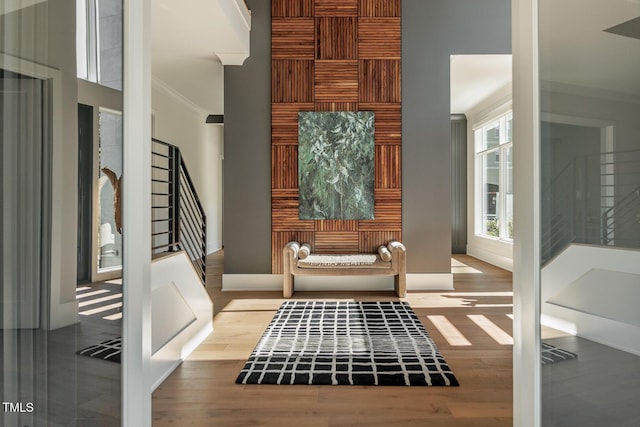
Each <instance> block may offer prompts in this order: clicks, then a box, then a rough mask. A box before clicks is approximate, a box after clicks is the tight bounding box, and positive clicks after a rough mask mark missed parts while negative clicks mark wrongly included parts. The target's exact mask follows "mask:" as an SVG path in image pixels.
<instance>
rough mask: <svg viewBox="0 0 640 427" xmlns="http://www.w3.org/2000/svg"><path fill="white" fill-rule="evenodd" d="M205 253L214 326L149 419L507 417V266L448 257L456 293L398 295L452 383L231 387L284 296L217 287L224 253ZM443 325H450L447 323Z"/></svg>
mask: <svg viewBox="0 0 640 427" xmlns="http://www.w3.org/2000/svg"><path fill="white" fill-rule="evenodd" d="M208 261H209V262H208V265H207V268H208V278H207V280H208V291H209V294H210V295H211V297H212V299H213V301H214V307H215V310H214V311H215V313H214V316H215V318H214V332H213V333H212V334H211V335H210V336H209V337H208V339H207V340H206V341H205V342H204V343H203V344H202V345H200V346H199V347H198V348H197V349H196V350H195V351H194V353H193V354H192V355H191V356H190V357H189V359H188V360H186V361H185V362H184V363H182V365H181V366H180V367H179V368H178V369H177V370H176V371H175V372H174V373H173V374H172V375H170V376H169V378H167V380H166V381H165V382H164V383H163V384H162V385H161V386H160V387H159V388H158V389H157V390H156V391H155V393H154V394H153V425H154V426H164V425H194V426H311V427H313V426H425V425H428V426H430V427H440V426H443V427H444V426H446V427H456V426H460V427H462V426H464V427H477V426H492V427H499V426H511V425H512V397H511V396H512V359H511V357H512V356H511V355H512V345H511V341H510V339H511V328H512V327H511V322H512V320H511V318H510V317H509V316H510V315H511V314H512V294H511V292H512V286H511V274H510V273H509V272H507V271H504V270H501V269H499V268H496V267H493V266H491V265H488V264H485V263H483V262H480V261H478V260H475V259H473V258H471V257H467V256H456V257H455V260H454V264H453V265H454V267H453V268H452V270H453V272H454V283H455V288H456V290H455V291H454V292H410V293H408V295H407V298H405V299H404V300H406V301H407V302H409V303H410V304H411V306H412V307H413V309H414V311H415V312H416V314H417V315H418V316H419V318H420V320H421V321H422V322H423V324H424V325H425V326H426V328H427V330H428V331H429V333H430V334H431V336H432V338H433V339H434V341H435V342H436V344H437V345H438V347H439V349H440V351H441V353H442V354H443V356H444V357H445V359H446V360H447V362H448V363H449V366H450V367H451V368H452V370H453V371H454V373H455V375H456V377H457V378H458V381H459V382H460V387H450V388H449V387H365V386H285V385H280V386H278V385H273V386H269V385H237V384H235V383H234V382H235V379H236V377H237V375H238V373H239V371H240V369H241V368H242V367H243V366H244V363H245V362H246V359H247V358H248V357H249V355H250V354H251V351H252V350H253V348H254V346H255V344H256V342H257V341H258V339H259V338H260V336H261V335H262V333H263V332H264V330H265V328H266V326H267V325H268V323H269V321H270V320H271V318H272V317H273V315H274V313H275V311H276V310H277V308H278V307H279V305H280V304H281V302H282V301H283V299H282V294H281V293H280V292H224V293H223V292H221V282H222V279H221V274H222V266H223V254H222V253H218V254H214V255H213V256H210V257H209V259H208ZM294 298H296V299H323V300H325V299H354V300H397V299H398V298H397V297H395V296H394V294H393V292H378V293H373V292H368V293H363V292H348V293H347V292H343V293H340V292H331V293H329V292H296V294H295V295H294ZM436 324H437V326H436ZM448 325H449V326H451V325H452V326H454V327H455V330H454V329H451V328H449V329H446V327H447V326H448ZM479 325H482V326H479ZM439 328H440V329H439ZM456 331H457V332H456ZM450 341H451V343H450Z"/></svg>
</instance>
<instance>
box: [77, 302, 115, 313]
mask: <svg viewBox="0 0 640 427" xmlns="http://www.w3.org/2000/svg"><path fill="white" fill-rule="evenodd" d="M121 307H122V303H121V302H117V303H115V304H109V305H104V306H102V307H98V308H94V309H91V310H85V311H81V312H80V313H78V314H81V315H82V316H91V315H92V314H97V313H104V312H105V311H109V310H113V309H114V308H121Z"/></svg>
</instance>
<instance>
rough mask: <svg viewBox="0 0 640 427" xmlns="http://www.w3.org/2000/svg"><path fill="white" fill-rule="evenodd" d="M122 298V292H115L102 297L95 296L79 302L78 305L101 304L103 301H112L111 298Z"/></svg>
mask: <svg viewBox="0 0 640 427" xmlns="http://www.w3.org/2000/svg"><path fill="white" fill-rule="evenodd" d="M120 298H122V294H120V293H118V294H113V295H108V296H106V297H102V298H93V299H90V300H88V301H82V302H80V303H78V307H86V306H88V305H94V304H99V303H101V302H105V301H111V300H114V299H120Z"/></svg>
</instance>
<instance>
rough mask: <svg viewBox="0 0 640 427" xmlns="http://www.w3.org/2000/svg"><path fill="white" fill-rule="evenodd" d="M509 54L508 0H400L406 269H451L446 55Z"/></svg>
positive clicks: (449, 131)
mask: <svg viewBox="0 0 640 427" xmlns="http://www.w3.org/2000/svg"><path fill="white" fill-rule="evenodd" d="M509 53H511V3H510V1H508V0H485V1H481V2H480V1H477V0H404V1H403V2H402V138H403V141H402V159H403V160H402V167H403V174H402V183H403V184H402V190H403V197H402V224H403V233H402V234H403V240H404V243H405V245H406V247H407V271H410V272H413V273H431V272H434V273H436V272H450V271H451V260H450V254H451V202H450V200H451V182H450V176H451V162H450V145H449V138H450V134H451V124H450V107H449V106H450V82H449V68H450V66H449V58H450V55H452V54H468V55H471V54H509Z"/></svg>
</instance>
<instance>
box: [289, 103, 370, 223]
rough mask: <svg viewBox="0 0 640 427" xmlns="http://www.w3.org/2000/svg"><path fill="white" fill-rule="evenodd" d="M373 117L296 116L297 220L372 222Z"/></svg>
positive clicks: (365, 113)
mask: <svg viewBox="0 0 640 427" xmlns="http://www.w3.org/2000/svg"><path fill="white" fill-rule="evenodd" d="M374 123H375V120H374V113H373V112H372V111H358V112H300V113H298V185H299V189H300V208H299V216H300V219H373V215H374V209H373V208H374V203H373V192H374V190H373V188H374V186H373V183H374V149H373V136H374V127H375V125H374Z"/></svg>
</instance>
